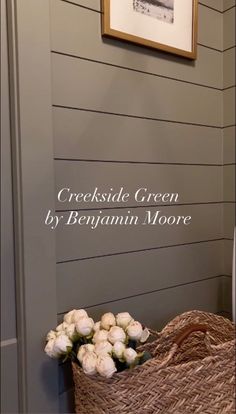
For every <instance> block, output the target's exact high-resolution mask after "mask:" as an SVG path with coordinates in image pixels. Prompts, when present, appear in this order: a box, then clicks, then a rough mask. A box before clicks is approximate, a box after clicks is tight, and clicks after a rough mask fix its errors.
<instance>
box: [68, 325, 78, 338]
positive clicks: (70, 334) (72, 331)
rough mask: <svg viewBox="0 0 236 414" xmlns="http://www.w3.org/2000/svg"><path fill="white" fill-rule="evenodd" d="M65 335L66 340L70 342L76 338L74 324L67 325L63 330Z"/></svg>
mask: <svg viewBox="0 0 236 414" xmlns="http://www.w3.org/2000/svg"><path fill="white" fill-rule="evenodd" d="M65 333H66V335H67V336H68V338H70V339H71V340H73V339H74V338H76V336H77V332H76V328H75V324H74V323H71V324H70V325H68V326H67V327H66V329H65Z"/></svg>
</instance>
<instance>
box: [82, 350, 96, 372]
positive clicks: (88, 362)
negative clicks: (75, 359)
mask: <svg viewBox="0 0 236 414" xmlns="http://www.w3.org/2000/svg"><path fill="white" fill-rule="evenodd" d="M96 365H97V355H96V354H95V352H86V353H85V355H84V357H83V359H82V368H83V371H84V373H85V374H87V375H95V374H96V372H97V369H96Z"/></svg>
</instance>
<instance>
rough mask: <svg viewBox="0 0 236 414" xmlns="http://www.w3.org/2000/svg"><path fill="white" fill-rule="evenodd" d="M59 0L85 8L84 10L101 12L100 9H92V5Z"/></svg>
mask: <svg viewBox="0 0 236 414" xmlns="http://www.w3.org/2000/svg"><path fill="white" fill-rule="evenodd" d="M61 1H63V2H64V3H68V4H72V5H73V6H76V7H80V8H81V9H86V10H90V11H94V12H96V13H99V14H101V11H100V10H97V9H93V8H92V7H87V6H84V5H83V4H78V3H74V2H73V1H71V0H61Z"/></svg>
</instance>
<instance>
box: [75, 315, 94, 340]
mask: <svg viewBox="0 0 236 414" xmlns="http://www.w3.org/2000/svg"><path fill="white" fill-rule="evenodd" d="M75 326H76V330H77V332H78V333H79V334H80V335H82V336H88V335H90V334H91V332H92V330H93V326H94V322H93V320H92V318H88V317H87V316H86V317H83V318H80V319H78V320H77V322H76V324H75Z"/></svg>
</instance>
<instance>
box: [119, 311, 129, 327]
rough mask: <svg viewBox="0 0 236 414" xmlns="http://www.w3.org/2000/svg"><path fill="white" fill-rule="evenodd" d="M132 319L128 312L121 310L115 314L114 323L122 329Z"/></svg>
mask: <svg viewBox="0 0 236 414" xmlns="http://www.w3.org/2000/svg"><path fill="white" fill-rule="evenodd" d="M132 321H133V318H132V316H131V315H130V314H129V313H128V312H122V313H118V314H117V315H116V323H117V325H118V326H120V327H121V328H123V329H126V328H127V326H128V325H129V324H130V323H131V322H132Z"/></svg>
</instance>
